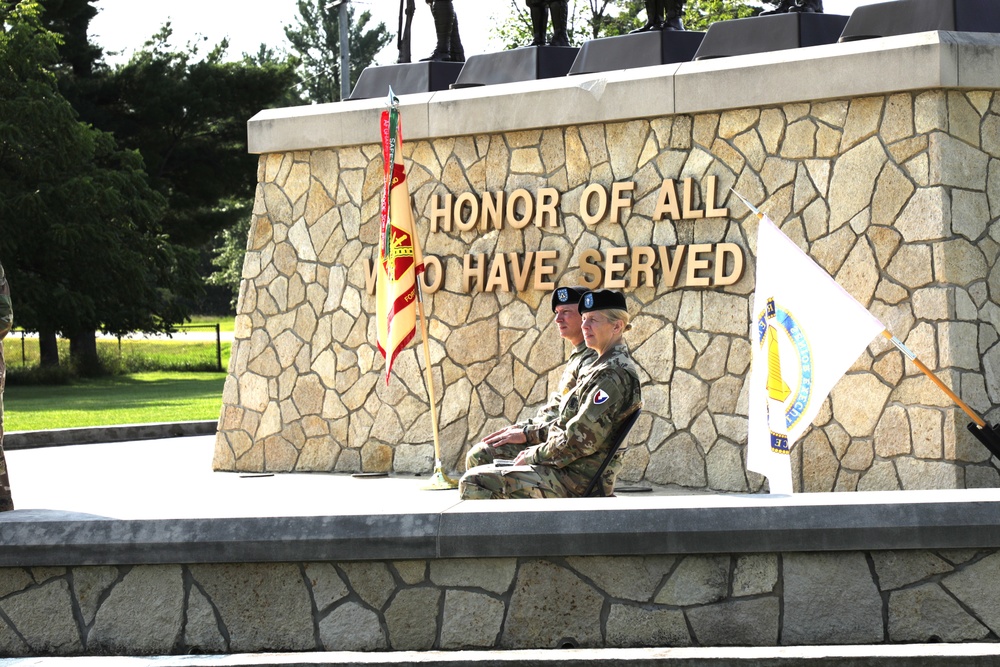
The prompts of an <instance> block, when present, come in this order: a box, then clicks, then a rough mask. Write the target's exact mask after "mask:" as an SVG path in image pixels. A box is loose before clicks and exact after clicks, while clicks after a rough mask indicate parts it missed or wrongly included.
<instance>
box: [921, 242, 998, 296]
mask: <svg viewBox="0 0 1000 667" xmlns="http://www.w3.org/2000/svg"><path fill="white" fill-rule="evenodd" d="M933 254H934V274H935V276H936V277H937V280H938V281H939V282H943V283H951V284H954V285H961V286H966V285H969V284H971V283H973V282H976V281H979V280H982V279H984V278H986V276H987V265H986V259H985V257H984V256H983V253H982V251H981V250H980V249H979V248H977V247H976V246H975V245H973V244H972V243H969V242H968V241H966V240H965V239H953V240H951V241H944V242H941V243H935V244H934V246H933Z"/></svg>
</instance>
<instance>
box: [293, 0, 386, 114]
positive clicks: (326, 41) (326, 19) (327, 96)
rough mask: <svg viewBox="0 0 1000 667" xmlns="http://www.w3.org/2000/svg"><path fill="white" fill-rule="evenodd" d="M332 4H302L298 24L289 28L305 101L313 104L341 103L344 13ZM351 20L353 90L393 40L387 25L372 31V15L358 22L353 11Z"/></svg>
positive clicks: (316, 0) (306, 0) (314, 0)
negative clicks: (342, 24) (341, 15)
mask: <svg viewBox="0 0 1000 667" xmlns="http://www.w3.org/2000/svg"><path fill="white" fill-rule="evenodd" d="M330 4H331V3H330V2H329V0H298V8H299V16H298V17H296V23H295V25H291V26H286V27H285V36H286V37H287V38H288V41H289V42H291V44H292V48H293V49H295V52H296V53H297V54H298V56H299V59H300V63H301V64H300V77H301V82H300V84H299V86H300V91H301V94H302V97H303V98H304V99H305V100H307V101H309V102H312V103H313V104H319V103H323V102H337V101H339V100H340V80H341V71H340V10H339V8H337V7H330ZM347 16H348V24H349V26H350V27H349V29H348V38H347V45H348V51H349V58H348V68H349V69H350V72H349V75H350V79H349V81H350V88H351V90H353V89H354V84H356V83H357V82H358V77H359V76H361V71H362V70H364V68H366V67H368V66H369V65H371V64H372V62H373V61H374V60H375V56H376V55H377V54H378V52H379V51H381V50H382V48H383V47H384V46H385V45H386V44H388V43H389V42H390V41H391V40H392V37H391V35H389V31H388V29H387V28H386V27H385V24H384V23H379V24H378V25H376V26H375V27H373V28H370V29H369V28H368V23H369V21H371V13H370V12H362V13H361V15H360V16H358V18H357V19H356V20H355V18H354V9H352V8H350V7H349V8H348V12H347Z"/></svg>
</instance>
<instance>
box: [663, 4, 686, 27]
mask: <svg viewBox="0 0 1000 667" xmlns="http://www.w3.org/2000/svg"><path fill="white" fill-rule="evenodd" d="M683 16H684V0H673V2H672V4H671V6H670V9H668V10H667V19H666V20H665V21H664V22H663V30H683V29H684V23H683V22H682V21H681V17H683Z"/></svg>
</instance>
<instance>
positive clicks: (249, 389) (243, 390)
mask: <svg viewBox="0 0 1000 667" xmlns="http://www.w3.org/2000/svg"><path fill="white" fill-rule="evenodd" d="M239 390H240V404H241V405H242V406H243V407H245V408H247V409H248V410H255V411H256V412H263V411H264V409H265V408H266V407H267V404H268V400H269V396H268V381H267V377H265V376H263V375H259V374H257V373H253V372H250V373H244V374H243V375H242V376H240V379H239Z"/></svg>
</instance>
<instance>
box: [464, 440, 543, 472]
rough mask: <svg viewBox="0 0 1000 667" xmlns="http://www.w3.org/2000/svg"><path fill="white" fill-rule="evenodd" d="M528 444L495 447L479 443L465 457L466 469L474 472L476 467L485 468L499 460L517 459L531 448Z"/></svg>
mask: <svg viewBox="0 0 1000 667" xmlns="http://www.w3.org/2000/svg"><path fill="white" fill-rule="evenodd" d="M529 446H530V445H528V444H527V443H522V444H517V445H500V446H499V447H493V446H491V445H487V444H486V443H485V442H480V443H477V444H476V445H475V446H474V447H473V448H472V449H470V450H469V453H468V454H466V455H465V469H466V470H472V469H473V468H475V467H476V466H485V465H489V464H490V463H493V462H494V461H496V460H497V459H515V458H517V455H518V454H520V453H521V451H522V450H525V449H527V448H528V447H529Z"/></svg>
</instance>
